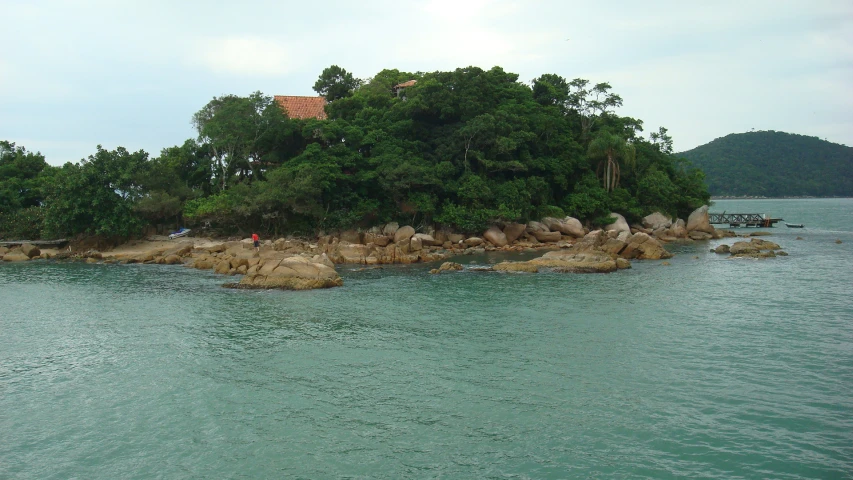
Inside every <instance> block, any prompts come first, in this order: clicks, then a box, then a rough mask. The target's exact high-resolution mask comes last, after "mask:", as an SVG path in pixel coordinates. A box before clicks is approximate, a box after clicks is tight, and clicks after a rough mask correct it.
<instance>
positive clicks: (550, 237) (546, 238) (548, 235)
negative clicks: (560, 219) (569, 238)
mask: <svg viewBox="0 0 853 480" xmlns="http://www.w3.org/2000/svg"><path fill="white" fill-rule="evenodd" d="M532 233H533V236H534V237H536V240H539V241H540V242H543V243H549V242H559V241H560V239H562V238H563V234H561V233H560V232H550V231H541V230H537V231H535V232H532Z"/></svg>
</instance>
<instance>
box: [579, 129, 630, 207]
mask: <svg viewBox="0 0 853 480" xmlns="http://www.w3.org/2000/svg"><path fill="white" fill-rule="evenodd" d="M588 153H589V156H590V158H592V159H601V161H600V162H599V164H598V174H599V175H600V176H601V181H602V185H603V186H604V190H606V191H608V192H611V191H613V190H614V189H615V188H616V187H618V186H619V178H620V175H621V169H620V167H619V160H620V159H621V160H622V161H624V162H627V163H633V161H634V155H635V151H634V147H633V145H631V144H629V143H627V142H626V141H625V139H624V138H622V137H619V136H618V135H614V134H612V133H610V132H608V131H606V130H604V131H601V132H598V134H597V135H596V136H595V138H593V140H592V142H590V144H589V152H588Z"/></svg>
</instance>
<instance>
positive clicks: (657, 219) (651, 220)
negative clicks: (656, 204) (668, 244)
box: [643, 212, 672, 230]
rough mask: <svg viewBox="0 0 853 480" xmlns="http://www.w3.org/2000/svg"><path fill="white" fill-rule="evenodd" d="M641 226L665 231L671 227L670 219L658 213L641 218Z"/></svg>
mask: <svg viewBox="0 0 853 480" xmlns="http://www.w3.org/2000/svg"><path fill="white" fill-rule="evenodd" d="M643 226H644V227H646V228H650V229H652V230H659V229H662V228H664V229H666V228H669V227H671V226H672V219H670V218H669V217H667V216H665V215H664V214H662V213H660V212H655V213H653V214H651V215H646V216H645V217H643Z"/></svg>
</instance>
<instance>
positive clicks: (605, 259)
mask: <svg viewBox="0 0 853 480" xmlns="http://www.w3.org/2000/svg"><path fill="white" fill-rule="evenodd" d="M527 263H529V264H531V265H536V266H537V267H546V268H553V269H555V270H556V271H559V272H567V273H608V272H613V271H616V269H617V266H616V259H615V258H613V256H611V255H609V254H607V253H604V252H595V251H587V252H572V251H566V250H557V251H553V252H548V253H546V254H545V255H543V256H541V257H539V258H534V259H533V260H530V261H529V262H527Z"/></svg>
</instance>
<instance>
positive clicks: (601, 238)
mask: <svg viewBox="0 0 853 480" xmlns="http://www.w3.org/2000/svg"><path fill="white" fill-rule="evenodd" d="M629 236H630V233H627V232H625V235H624V236H623V235H622V234H621V233H620V234H619V235H618V236H617V237H616V239H617V240H619V239H622V238H624V239H625V240H623V241H626V240H627V239H628V238H629ZM608 240H610V239H609V237H608V236H607V234H606V233H605V232H604V230H593V231H591V232H589V233H587V234H586V235H584V237H583V238H582V239H581V240H580V241H579V242H577V243H575V244H574V246H572V250H574V251H578V252H584V251H593V250H599V249H601V247H602V246H603V245H604V244H605V243H606V242H607V241H608Z"/></svg>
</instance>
